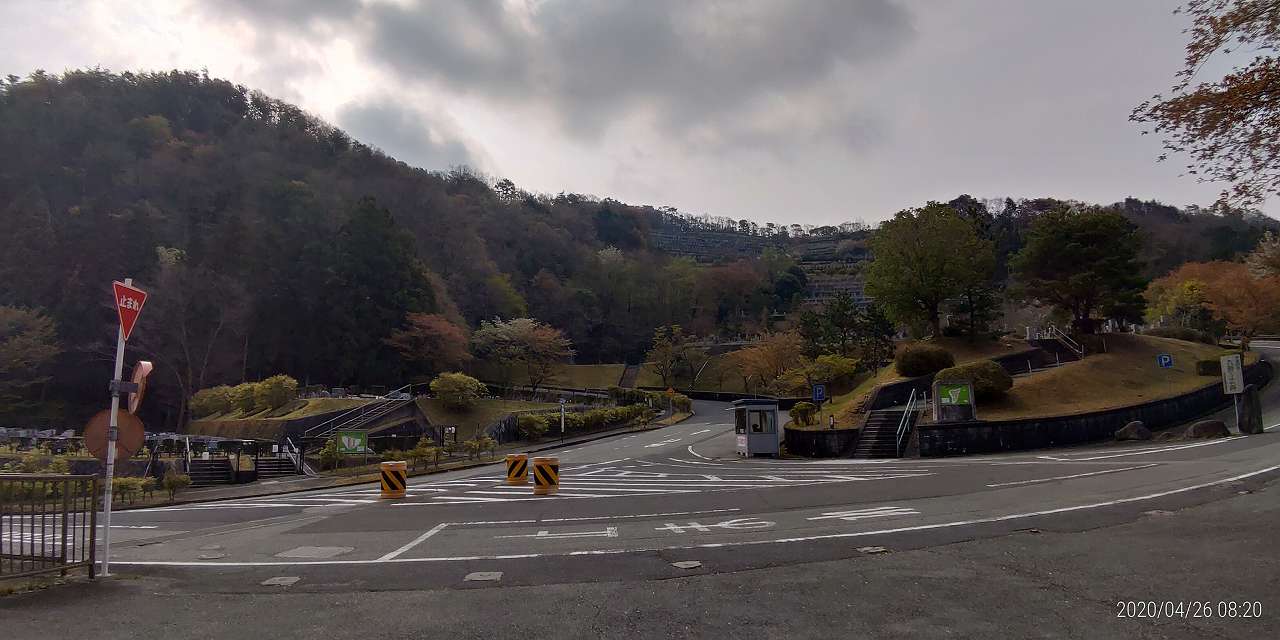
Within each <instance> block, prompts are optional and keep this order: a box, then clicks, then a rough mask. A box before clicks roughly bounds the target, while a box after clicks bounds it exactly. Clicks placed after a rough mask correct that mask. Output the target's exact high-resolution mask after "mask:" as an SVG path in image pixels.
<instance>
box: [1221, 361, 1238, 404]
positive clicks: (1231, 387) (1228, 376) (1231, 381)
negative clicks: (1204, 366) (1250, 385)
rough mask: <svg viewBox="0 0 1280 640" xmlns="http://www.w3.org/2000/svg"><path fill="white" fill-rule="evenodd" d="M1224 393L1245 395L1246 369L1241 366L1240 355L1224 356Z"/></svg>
mask: <svg viewBox="0 0 1280 640" xmlns="http://www.w3.org/2000/svg"><path fill="white" fill-rule="evenodd" d="M1221 362H1222V392H1223V393H1228V394H1236V393H1244V367H1243V366H1241V362H1240V354H1238V353H1234V354H1231V355H1229V356H1222V359H1221Z"/></svg>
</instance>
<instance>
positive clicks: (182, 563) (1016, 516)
mask: <svg viewBox="0 0 1280 640" xmlns="http://www.w3.org/2000/svg"><path fill="white" fill-rule="evenodd" d="M1277 470H1280V465H1273V466H1270V467H1266V468H1263V469H1258V470H1256V471H1250V472H1248V473H1241V474H1237V475H1234V476H1230V477H1227V478H1219V479H1218V480H1211V481H1209V482H1202V483H1199V484H1194V485H1190V486H1186V487H1179V488H1177V489H1168V490H1165V491H1158V492H1156V493H1148V494H1145V495H1140V496H1134V497H1131V498H1118V499H1116V500H1107V501H1103V502H1093V503H1089V504H1082V505H1075V506H1071V507H1059V508H1056V509H1046V510H1042V511H1029V512H1023V513H1012V514H1007V515H1003V516H992V517H988V518H975V519H971V520H956V521H953V522H940V523H936V524H925V525H918V526H913V527H897V528H893V529H879V530H872V531H856V532H848V533H832V534H824V535H816V536H805V537H796V538H776V539H770V540H739V541H734V542H722V543H712V544H697V545H663V546H658V547H641V548H634V549H600V550H584V551H570V552H568V553H519V554H503V555H473V556H438V557H426V558H394V559H391V560H382V559H377V560H314V561H310V562H270V561H266V562H264V561H243V562H242V561H231V562H193V561H186V560H113V562H114V563H115V564H119V565H125V566H156V567H271V566H295V565H301V564H306V565H340V564H380V563H384V562H468V561H475V560H519V559H527V558H542V557H554V556H585V555H618V554H624V553H650V552H654V551H669V550H678V549H708V548H720V547H740V546H747V545H759V544H790V543H795V542H812V541H815V540H833V539H841V538H855V537H867V536H876V535H885V534H892V533H902V532H906V531H924V530H929V529H944V528H949V527H963V526H969V525H974V524H990V523H995V522H1007V521H1010V520H1021V519H1025V518H1034V517H1039V516H1046V515H1053V514H1058V513H1069V512H1072V511H1086V510H1089V509H1100V508H1105V507H1111V506H1115V505H1119V504H1130V503H1134V502H1143V501H1146V500H1154V499H1156V498H1163V497H1166V496H1171V495H1177V494H1180V493H1186V492H1189V491H1198V490H1200V489H1207V488H1209V487H1216V486H1218V485H1222V484H1228V483H1231V482H1238V481H1240V480H1244V479H1247V478H1252V477H1255V476H1260V475H1263V474H1267V473H1272V472H1274V471H1277Z"/></svg>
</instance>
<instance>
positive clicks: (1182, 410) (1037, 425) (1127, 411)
mask: <svg viewBox="0 0 1280 640" xmlns="http://www.w3.org/2000/svg"><path fill="white" fill-rule="evenodd" d="M1271 375H1272V367H1271V364H1270V363H1267V362H1265V361H1264V362H1259V363H1257V364H1254V365H1251V366H1249V367H1247V368H1246V369H1245V382H1246V384H1254V385H1257V386H1259V387H1261V386H1262V385H1265V384H1266V383H1267V382H1269V381H1270V380H1271ZM1230 403H1231V398H1230V397H1229V396H1227V395H1226V394H1224V393H1222V384H1221V382H1220V381H1215V382H1214V383H1213V384H1210V385H1207V386H1204V387H1201V388H1200V389H1197V390H1195V391H1192V392H1189V393H1185V394H1183V395H1180V396H1176V397H1173V398H1168V399H1165V400H1153V401H1151V402H1147V403H1143V404H1140V405H1134V406H1131V407H1121V408H1119V409H1108V410H1106V411H1096V412H1092V413H1083V414H1078V415H1071V416H1056V417H1048V418H1029V419H1025V420H998V421H983V420H976V421H974V422H962V423H952V424H926V425H920V426H918V427H917V431H918V432H919V438H920V455H921V456H925V457H929V456H948V455H962V454H971V453H993V452H998V451H1020V450H1024V449H1043V448H1048V447H1060V446H1064V445H1073V444H1082V443H1086V442H1093V441H1098V440H1108V439H1110V438H1112V437H1113V436H1114V434H1115V432H1116V431H1117V430H1119V429H1120V428H1121V427H1123V426H1124V425H1125V424H1128V423H1129V422H1131V421H1133V420H1141V421H1142V422H1143V423H1145V424H1146V426H1147V428H1149V429H1153V430H1154V429H1162V428H1165V427H1171V426H1175V425H1178V424H1181V423H1183V422H1186V421H1188V420H1192V419H1195V418H1197V417H1199V416H1203V415H1206V414H1209V413H1212V412H1214V411H1217V410H1218V409H1221V408H1223V407H1225V406H1227V405H1229V404H1230Z"/></svg>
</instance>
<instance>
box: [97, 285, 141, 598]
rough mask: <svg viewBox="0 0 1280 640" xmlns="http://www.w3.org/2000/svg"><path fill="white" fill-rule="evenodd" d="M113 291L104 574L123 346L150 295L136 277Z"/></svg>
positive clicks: (104, 570) (108, 561)
mask: <svg viewBox="0 0 1280 640" xmlns="http://www.w3.org/2000/svg"><path fill="white" fill-rule="evenodd" d="M111 288H112V291H113V293H114V294H115V301H116V313H117V314H118V315H119V317H120V327H119V329H118V331H117V332H116V368H115V373H114V374H113V375H112V376H111V414H110V417H109V420H110V421H109V422H108V423H107V470H106V482H104V483H103V495H102V502H103V505H102V575H104V576H109V575H111V479H112V478H113V477H115V471H116V439H117V437H118V435H119V426H120V425H119V416H118V415H117V414H118V413H119V412H120V390H121V385H120V383H121V382H122V381H121V379H120V377H121V375H123V374H124V343H125V341H126V340H128V339H129V334H130V333H133V325H134V323H136V322H137V321H138V314H140V313H142V305H143V304H144V303H146V301H147V293H146V292H145V291H142V290H140V289H135V288H133V278H125V279H124V282H123V283H120V282H113V283H111Z"/></svg>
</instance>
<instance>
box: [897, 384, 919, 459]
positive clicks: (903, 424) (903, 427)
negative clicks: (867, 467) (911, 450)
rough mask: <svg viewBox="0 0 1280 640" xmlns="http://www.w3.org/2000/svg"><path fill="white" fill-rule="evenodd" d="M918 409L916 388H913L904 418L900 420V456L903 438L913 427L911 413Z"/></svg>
mask: <svg viewBox="0 0 1280 640" xmlns="http://www.w3.org/2000/svg"><path fill="white" fill-rule="evenodd" d="M915 410H916V390H915V389H912V390H911V396H910V397H909V398H907V410H906V411H903V412H902V419H901V420H899V421H898V439H897V443H898V449H897V451H898V457H902V438H903V436H905V435H906V433H907V431H908V430H909V429H910V428H911V414H912V413H913V412H914V411H915Z"/></svg>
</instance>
